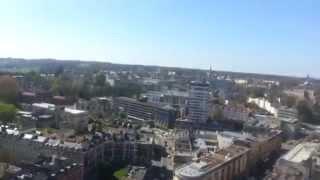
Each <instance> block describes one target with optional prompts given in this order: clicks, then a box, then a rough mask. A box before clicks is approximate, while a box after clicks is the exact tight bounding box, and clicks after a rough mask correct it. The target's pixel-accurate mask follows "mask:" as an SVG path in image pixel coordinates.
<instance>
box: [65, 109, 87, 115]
mask: <svg viewBox="0 0 320 180" xmlns="http://www.w3.org/2000/svg"><path fill="white" fill-rule="evenodd" d="M64 111H65V112H67V113H70V114H84V113H86V111H82V110H78V109H71V108H65V109H64Z"/></svg>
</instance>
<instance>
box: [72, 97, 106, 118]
mask: <svg viewBox="0 0 320 180" xmlns="http://www.w3.org/2000/svg"><path fill="white" fill-rule="evenodd" d="M76 107H77V109H79V110H84V111H87V112H88V113H89V114H91V115H93V116H95V117H106V116H108V115H110V114H111V110H112V99H111V98H107V97H96V98H91V99H90V100H84V99H80V100H79V101H78V102H77V103H76Z"/></svg>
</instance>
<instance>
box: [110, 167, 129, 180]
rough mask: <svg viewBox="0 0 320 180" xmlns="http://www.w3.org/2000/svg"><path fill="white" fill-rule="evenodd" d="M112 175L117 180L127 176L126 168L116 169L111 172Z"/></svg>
mask: <svg viewBox="0 0 320 180" xmlns="http://www.w3.org/2000/svg"><path fill="white" fill-rule="evenodd" d="M113 176H114V177H116V178H117V179H118V180H123V179H125V178H126V177H127V176H128V169H127V168H122V169H120V170H118V171H116V172H115V173H114V174H113Z"/></svg>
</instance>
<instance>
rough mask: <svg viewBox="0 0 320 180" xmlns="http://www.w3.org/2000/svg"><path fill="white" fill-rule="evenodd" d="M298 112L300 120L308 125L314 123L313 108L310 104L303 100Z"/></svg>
mask: <svg viewBox="0 0 320 180" xmlns="http://www.w3.org/2000/svg"><path fill="white" fill-rule="evenodd" d="M297 110H298V118H299V119H300V120H301V121H303V122H307V123H312V122H313V112H312V108H311V106H310V105H309V104H308V102H307V101H305V100H303V101H300V102H299V103H298V105H297Z"/></svg>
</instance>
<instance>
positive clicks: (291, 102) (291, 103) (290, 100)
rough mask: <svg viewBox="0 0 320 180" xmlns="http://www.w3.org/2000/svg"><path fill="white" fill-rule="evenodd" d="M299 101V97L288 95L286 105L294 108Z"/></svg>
mask: <svg viewBox="0 0 320 180" xmlns="http://www.w3.org/2000/svg"><path fill="white" fill-rule="evenodd" d="M296 103H297V98H296V97H294V96H288V97H287V98H286V106H287V107H289V108H292V107H294V106H295V105H296Z"/></svg>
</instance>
